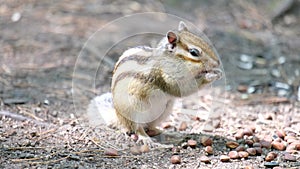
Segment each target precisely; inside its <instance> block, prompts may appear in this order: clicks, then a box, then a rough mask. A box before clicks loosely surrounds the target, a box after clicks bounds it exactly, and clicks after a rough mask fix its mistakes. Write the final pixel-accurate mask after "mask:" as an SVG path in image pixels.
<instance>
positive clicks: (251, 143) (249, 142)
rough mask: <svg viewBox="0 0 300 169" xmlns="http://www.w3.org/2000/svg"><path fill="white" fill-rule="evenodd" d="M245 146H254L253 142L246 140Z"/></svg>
mask: <svg viewBox="0 0 300 169" xmlns="http://www.w3.org/2000/svg"><path fill="white" fill-rule="evenodd" d="M245 144H247V145H248V146H252V145H253V144H254V141H253V140H250V139H247V140H245Z"/></svg>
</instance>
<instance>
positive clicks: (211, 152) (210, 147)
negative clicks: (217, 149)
mask: <svg viewBox="0 0 300 169" xmlns="http://www.w3.org/2000/svg"><path fill="white" fill-rule="evenodd" d="M204 150H205V152H207V154H209V155H211V154H213V153H214V150H213V148H212V146H206V147H205V149H204Z"/></svg>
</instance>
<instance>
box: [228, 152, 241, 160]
mask: <svg viewBox="0 0 300 169" xmlns="http://www.w3.org/2000/svg"><path fill="white" fill-rule="evenodd" d="M228 156H229V157H230V158H231V159H237V158H240V156H239V154H238V152H237V151H229V153H228Z"/></svg>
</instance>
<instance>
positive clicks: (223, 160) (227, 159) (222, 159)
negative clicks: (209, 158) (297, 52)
mask: <svg viewBox="0 0 300 169" xmlns="http://www.w3.org/2000/svg"><path fill="white" fill-rule="evenodd" d="M220 160H221V161H222V162H228V161H229V160H230V157H229V156H227V155H221V156H220Z"/></svg>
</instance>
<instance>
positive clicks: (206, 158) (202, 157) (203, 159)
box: [200, 156, 210, 163]
mask: <svg viewBox="0 0 300 169" xmlns="http://www.w3.org/2000/svg"><path fill="white" fill-rule="evenodd" d="M200 161H201V162H203V163H210V158H209V157H207V156H201V157H200Z"/></svg>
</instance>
